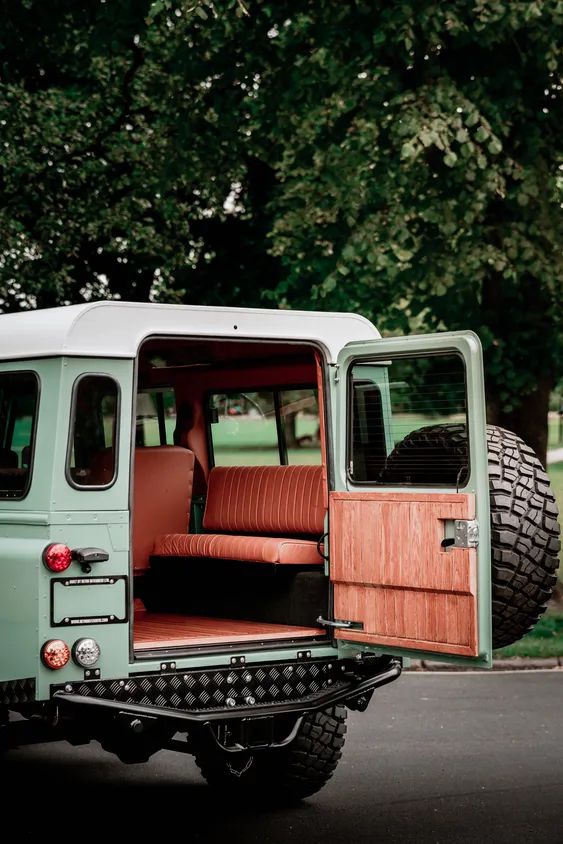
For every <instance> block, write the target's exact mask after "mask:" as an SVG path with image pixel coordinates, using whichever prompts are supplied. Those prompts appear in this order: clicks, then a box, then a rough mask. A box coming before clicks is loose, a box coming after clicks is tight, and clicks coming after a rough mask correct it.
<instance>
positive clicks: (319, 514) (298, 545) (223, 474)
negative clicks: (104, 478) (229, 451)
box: [153, 466, 325, 565]
mask: <svg viewBox="0 0 563 844" xmlns="http://www.w3.org/2000/svg"><path fill="white" fill-rule="evenodd" d="M324 515H325V511H324V505H323V494H322V469H321V466H221V467H217V468H215V469H212V471H211V472H210V474H209V482H208V489H207V501H206V505H205V513H204V517H203V527H204V529H205V530H206V531H207V532H206V533H204V534H185V533H182V534H168V535H161V536H159V537H158V538H157V540H156V542H155V547H154V552H153V553H154V554H155V555H156V556H181V557H203V558H214V559H227V560H241V561H244V562H256V563H279V564H280V565H317V564H322V563H323V558H322V556H321V554H320V552H319V548H318V545H317V540H318V538H319V537H320V536H321V534H322V532H323V529H324ZM249 534H250V535H249ZM264 534H270V535H269V536H268V535H266V536H264ZM272 534H273V535H272ZM280 535H281V538H280Z"/></svg>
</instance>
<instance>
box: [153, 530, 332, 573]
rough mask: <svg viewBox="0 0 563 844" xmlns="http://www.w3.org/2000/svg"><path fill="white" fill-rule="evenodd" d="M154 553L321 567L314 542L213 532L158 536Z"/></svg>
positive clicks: (158, 554)
mask: <svg viewBox="0 0 563 844" xmlns="http://www.w3.org/2000/svg"><path fill="white" fill-rule="evenodd" d="M153 554H154V555H155V556H157V557H158V556H160V557H211V558H215V559H220V560H241V561H243V562H247V563H279V564H281V565H305V566H308V565H321V564H322V563H323V558H322V557H321V555H320V554H319V550H318V548H317V543H316V542H313V541H311V540H307V539H276V538H275V537H270V536H228V535H225V534H216V533H189V534H186V533H171V534H166V535H162V536H158V537H157V539H156V542H155V545H154V551H153Z"/></svg>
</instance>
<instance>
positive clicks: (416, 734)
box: [2, 671, 563, 844]
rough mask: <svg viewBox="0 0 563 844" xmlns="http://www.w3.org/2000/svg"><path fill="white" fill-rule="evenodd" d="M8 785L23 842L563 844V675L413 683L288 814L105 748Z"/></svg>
mask: <svg viewBox="0 0 563 844" xmlns="http://www.w3.org/2000/svg"><path fill="white" fill-rule="evenodd" d="M4 773H5V774H7V776H4V777H3V780H4V784H3V789H2V805H3V806H4V812H8V815H7V817H9V818H10V821H11V823H12V824H15V829H16V830H17V831H18V834H17V838H18V840H19V839H21V838H24V839H26V838H29V837H31V836H32V835H33V836H38V835H40V836H41V840H42V839H44V838H45V836H47V835H48V834H49V833H51V832H52V833H54V834H56V835H57V837H59V838H60V839H61V840H63V841H71V840H72V841H81V840H91V839H92V838H95V839H96V840H97V841H100V840H104V839H105V838H107V839H108V840H110V841H114V840H118V841H127V842H134V844H137V842H140V841H147V840H148V841H151V842H152V841H158V844H163V842H168V841H170V842H174V844H176V842H178V841H181V842H185V844H192V842H225V844H238V843H239V842H244V843H245V844H248V842H260V844H268V842H275V844H285V843H286V842H287V843H288V844H289V842H291V844H301V842H306V844H314V842H323V844H333V842H334V843H335V842H353V844H362V843H363V842H401V844H403V843H405V844H406V842H417V844H419V842H433V843H434V844H437V842H479V843H480V844H481V842H495V844H502V842H507V843H508V842H510V844H515V842H526V843H527V844H530V842H536V841H537V842H550V844H556V843H557V842H559V843H560V844H561V842H563V671H549V672H548V671H545V672H544V671H529V672H522V673H507V672H497V673H494V674H480V673H479V674H457V673H451V672H450V673H447V674H446V673H444V674H436V673H434V672H432V673H426V674H424V673H422V674H406V675H404V676H403V677H402V678H400V679H399V680H398V681H397V682H396V683H393V684H391V685H390V686H388V687H386V688H385V689H382V690H381V691H379V692H376V695H375V696H374V699H373V701H372V703H371V706H370V709H369V710H368V712H367V713H365V714H363V715H361V714H358V713H350V716H349V733H348V741H347V745H346V748H345V752H344V756H343V759H342V761H341V763H340V765H339V767H338V769H337V772H336V774H335V776H334V778H333V779H332V780H331V782H330V783H329V784H328V785H327V786H326V788H325V789H324V790H323V791H322V792H321V793H320V794H319V795H317V796H315V797H313V798H310V799H309V800H307V801H304V802H303V803H301V804H299V805H297V806H293V807H289V808H284V809H275V810H266V809H264V808H263V807H261V806H260V805H257V804H256V803H255V802H253V801H252V800H250V802H249V803H248V804H247V805H240V806H236V805H232V804H231V805H229V804H227V803H224V802H223V801H220V800H218V799H217V797H216V796H215V795H214V794H213V793H212V792H211V790H210V789H208V788H207V786H206V785H205V784H204V783H203V781H202V780H201V779H200V778H199V776H198V773H197V770H196V768H195V766H194V764H193V761H192V759H191V757H189V756H183V755H181V754H173V753H168V752H161V753H159V754H158V755H157V756H155V757H153V759H152V760H151V761H150V762H149V763H148V764H146V765H134V766H124V765H122V764H121V763H120V762H118V761H117V760H115V759H114V758H113V757H112V756H109V755H107V754H105V753H104V752H103V751H102V750H101V749H100V748H99V746H98V745H97V744H93V745H90V746H89V747H82V748H72V747H70V746H68V745H66V744H62V743H58V744H51V745H42V746H35V747H28V748H24V749H20V750H15V751H11V752H10V753H9V754H8V755H7V758H6V759H5V771H4ZM22 798H24V799H25V800H26V805H27V807H28V809H27V810H26V811H24V812H23V813H22V812H21V810H19V806H21V805H22ZM49 837H50V835H49ZM38 840H40V839H38Z"/></svg>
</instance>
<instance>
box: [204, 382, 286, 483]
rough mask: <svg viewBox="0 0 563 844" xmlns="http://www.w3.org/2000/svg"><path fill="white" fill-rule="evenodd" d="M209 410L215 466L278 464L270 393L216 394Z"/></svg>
mask: <svg viewBox="0 0 563 844" xmlns="http://www.w3.org/2000/svg"><path fill="white" fill-rule="evenodd" d="M212 409H213V410H212V413H213V421H214V424H213V425H212V426H211V436H212V439H213V456H214V460H215V465H216V466H252V465H257V466H266V465H268V466H271V465H276V464H279V463H280V451H279V446H278V430H277V424H276V408H275V399H274V393H273V391H271V390H270V391H265V392H244V393H243V392H237V393H223V394H217V395H214V396H213V397H212ZM215 420H216V421H215Z"/></svg>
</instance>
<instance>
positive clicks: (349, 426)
mask: <svg viewBox="0 0 563 844" xmlns="http://www.w3.org/2000/svg"><path fill="white" fill-rule="evenodd" d="M449 356H455V357H457V358H459V359H460V360H461V363H462V366H463V386H464V391H465V392H464V396H465V426H466V430H467V470H468V473H467V477H466V478H465V480H464V482H463V486H461V487H459V488H458V487H455V489H456V491H459V490H462V489H465V488H467V487H469V486H470V485H471V482H472V471H471V438H470V436H469V433H470V431H469V395H468V392H467V365H466V361H465V358H464V356H463V355H462V354H461V352H460V351H459V350H458V349H453V348H452V349H446V348H444V349H439V350H436V351H432V352H418V353H417V352H408V351H407V352H401V353H396V354H393V355H392V356H390V355H382V356H381V357H379V356H377V355H374V356H373V357H370V358H369V359H368V358H366V357H357V358H353V359H352V360H351V361H350V363H349V365H348V371H347V374H346V481H347V482H348V483H349V484H350V485H351V486H352V487H360V488H364V489H365V488H368V487H371V488H372V489H376V490H384V489H403V490H409V489H414V490H416V489H454V486H453V485H452V484H436V483H430V482H426V483H421V484H414V483H393V484H382V483H378V482H377V481H375V480H368V481H359V480H356V479H354V477H353V476H352V475H351V474H350V461H351V459H352V455H353V434H354V427H353V415H352V414H353V405H354V395H353V392H354V385H353V378H352V373H353V370H354V367H355V366H356V364H358V363H360V364H361V363H364V364H365V363H368V362H369V363H374V364H375V365H377V364H384V363H389V362H392V361H394V360H405V359H407V360H412V359H413V358H430V357H433V358H434V357H449ZM383 427H384V430H385V419H383Z"/></svg>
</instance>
